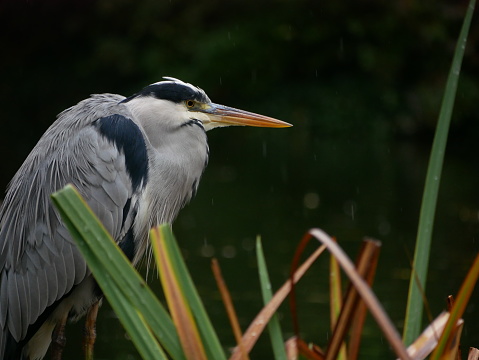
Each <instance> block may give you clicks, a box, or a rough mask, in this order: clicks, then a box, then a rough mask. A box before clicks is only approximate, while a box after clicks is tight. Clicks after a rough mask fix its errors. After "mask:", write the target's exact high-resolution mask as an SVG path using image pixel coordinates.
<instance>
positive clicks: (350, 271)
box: [309, 229, 410, 360]
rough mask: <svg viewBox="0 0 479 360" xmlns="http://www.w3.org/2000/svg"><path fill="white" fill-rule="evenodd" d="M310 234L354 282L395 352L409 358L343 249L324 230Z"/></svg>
mask: <svg viewBox="0 0 479 360" xmlns="http://www.w3.org/2000/svg"><path fill="white" fill-rule="evenodd" d="M309 234H310V235H311V236H314V237H315V238H316V239H317V240H319V241H320V242H321V243H323V244H324V245H326V246H327V248H328V250H329V251H330V252H331V253H332V254H333V255H334V256H335V257H336V259H337V260H338V262H339V264H340V265H341V267H342V268H343V270H344V272H345V273H346V275H347V276H348V277H349V279H350V280H351V283H352V284H354V286H355V287H356V290H357V291H358V293H359V294H360V295H361V297H362V300H363V301H364V302H365V304H366V305H367V306H368V308H369V311H370V312H371V314H372V315H373V317H374V318H375V320H376V322H377V323H378V325H379V327H380V328H381V330H382V331H383V333H384V335H385V336H386V339H387V340H388V341H389V344H390V345H391V347H392V348H393V350H394V351H395V352H396V354H397V355H398V356H399V357H400V358H401V359H403V360H405V359H407V360H409V359H410V358H409V355H408V353H407V352H406V349H405V348H404V346H403V344H402V342H401V339H400V337H399V334H398V333H397V331H396V329H395V327H394V326H393V324H392V322H391V320H390V319H389V317H388V316H387V314H386V312H385V311H384V309H383V307H382V306H381V304H380V303H379V301H378V299H377V298H376V295H375V294H374V293H373V292H372V291H371V289H370V287H369V286H368V284H367V283H366V281H364V280H363V279H362V278H361V276H359V274H358V273H357V271H356V268H355V266H354V265H353V263H352V261H351V260H350V259H349V257H348V256H347V255H346V254H345V253H344V251H343V250H342V249H341V248H340V247H339V246H338V244H336V242H334V241H333V240H332V239H331V238H330V237H329V236H328V235H327V234H326V233H325V232H323V231H322V230H319V229H312V230H310V231H309Z"/></svg>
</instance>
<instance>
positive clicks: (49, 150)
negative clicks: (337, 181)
mask: <svg viewBox="0 0 479 360" xmlns="http://www.w3.org/2000/svg"><path fill="white" fill-rule="evenodd" d="M219 107H221V106H219ZM218 109H219V110H217V105H216V104H213V103H211V101H210V100H209V98H208V97H207V96H206V94H205V93H204V92H203V91H202V90H201V89H199V88H196V87H194V86H192V85H190V84H187V83H184V82H182V81H180V80H176V79H172V78H166V81H161V82H158V83H155V84H152V85H149V86H147V87H146V88H144V89H143V90H142V91H140V92H139V93H137V94H135V95H133V96H131V97H129V98H125V97H123V96H120V95H113V94H101V95H92V96H91V97H90V98H88V99H86V100H83V101H81V102H80V103H78V104H77V105H75V106H73V107H71V108H69V109H67V110H65V111H63V112H62V113H61V114H59V116H58V118H57V120H56V121H55V122H54V123H53V124H52V125H51V126H50V128H49V129H48V130H47V131H46V132H45V134H44V135H43V136H42V138H41V139H40V140H39V142H38V143H37V145H36V146H35V147H34V149H33V150H32V152H31V153H30V155H29V156H28V157H27V159H26V160H25V162H24V163H23V165H22V166H21V167H20V169H19V170H18V172H17V173H16V175H15V176H14V177H13V179H12V181H11V183H10V185H9V188H8V191H7V193H6V196H5V199H4V202H3V204H2V207H1V209H0V355H2V356H1V358H2V359H41V358H43V356H44V354H45V352H46V351H47V349H48V346H49V344H50V341H51V334H52V330H53V328H54V326H55V324H56V323H57V322H58V321H59V319H60V318H62V317H64V316H65V314H67V313H68V314H69V315H68V316H69V317H70V318H78V317H80V316H82V315H83V314H84V313H85V312H86V310H87V309H88V308H89V307H90V306H91V305H92V304H93V303H94V302H96V301H97V300H98V299H100V298H101V292H100V291H99V289H98V287H97V286H96V283H95V281H94V280H93V278H92V276H91V273H90V271H89V269H88V268H87V266H86V263H85V261H84V259H83V258H82V256H81V254H80V253H79V251H78V249H77V248H76V246H75V244H74V243H73V241H72V239H71V237H70V235H69V233H68V231H67V230H66V228H65V226H64V225H63V224H62V222H61V220H60V217H59V215H58V213H57V211H56V210H55V209H54V208H53V206H52V203H51V201H50V194H52V193H53V192H55V191H57V190H59V189H61V188H62V187H63V186H65V185H66V184H67V183H72V184H73V185H74V186H75V187H76V188H77V189H78V190H79V192H80V194H81V195H82V196H83V197H84V198H85V200H86V202H87V203H88V205H89V206H90V207H91V208H92V210H93V211H94V212H95V214H96V215H97V216H98V217H99V219H100V220H101V221H102V222H103V224H104V225H105V227H106V229H107V230H108V231H109V232H110V233H111V234H112V236H113V238H114V239H115V241H116V242H117V243H118V244H119V246H120V247H121V248H122V250H123V251H124V252H125V254H126V255H127V256H128V257H129V258H130V260H131V261H132V262H133V263H134V264H136V263H137V262H138V261H139V260H140V259H141V258H142V256H143V254H144V252H145V250H146V248H147V238H148V231H149V229H150V228H151V227H152V226H155V225H158V224H161V223H172V221H173V220H174V218H175V217H176V215H177V214H178V212H179V210H180V209H181V208H182V207H183V206H184V205H185V204H186V203H187V202H188V201H189V200H190V199H191V198H192V197H193V196H194V194H195V193H196V190H197V187H198V184H199V180H200V177H201V174H202V172H203V170H204V168H205V166H206V164H207V162H208V155H209V150H208V145H207V137H206V132H205V130H209V129H211V128H213V127H215V126H224V125H230V124H231V120H228V123H226V124H223V123H220V122H215V121H216V120H217V118H218V116H220V115H214V116H216V117H214V116H213V115H212V114H213V113H214V114H216V113H215V112H216V111H225V110H224V109H225V107H221V108H218ZM228 109H229V110H236V109H230V108H228ZM238 111H239V110H238ZM243 113H244V114H246V115H244V114H243V115H241V116H243V117H245V118H247V117H248V116H249V117H250V118H251V117H252V115H255V114H252V115H251V113H246V112H243ZM248 114H249V115H248ZM258 116H259V115H258ZM227 117H228V119H231V115H228V114H227ZM212 118H213V120H214V121H213V120H212V121H210V120H211V119H212ZM265 119H266V118H265ZM272 120H274V119H271V121H272ZM248 121H249V120H248ZM276 121H278V120H276ZM279 123H280V122H278V123H277V124H276V125H264V126H280V125H279ZM282 124H283V126H287V125H284V124H285V123H282ZM257 126H261V125H257Z"/></svg>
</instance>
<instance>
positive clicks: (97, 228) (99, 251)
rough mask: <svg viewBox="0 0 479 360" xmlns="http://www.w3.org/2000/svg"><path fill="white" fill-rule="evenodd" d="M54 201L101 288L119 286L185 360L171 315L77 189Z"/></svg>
mask: <svg viewBox="0 0 479 360" xmlns="http://www.w3.org/2000/svg"><path fill="white" fill-rule="evenodd" d="M52 199H53V202H54V203H55V205H56V206H57V208H58V209H59V212H60V215H61V216H62V219H63V221H64V222H65V224H66V225H67V227H68V230H69V231H70V233H71V234H72V237H73V239H74V240H75V242H76V243H77V246H78V248H79V250H80V251H81V252H82V254H83V256H85V258H86V260H87V262H88V266H89V268H90V270H91V271H92V273H93V275H94V276H95V279H96V280H97V281H98V283H99V284H100V286H103V287H105V288H106V287H108V286H109V285H110V284H112V283H115V284H116V286H117V287H118V288H119V289H120V290H121V292H122V293H123V294H124V295H125V296H126V297H127V298H128V300H129V302H130V303H131V304H130V307H134V308H136V309H138V310H139V311H140V312H141V313H142V314H143V315H144V320H145V321H147V323H148V326H149V327H150V328H151V331H152V332H153V333H154V335H155V336H156V337H157V338H158V339H159V341H160V342H161V344H162V345H163V346H164V348H165V349H166V350H167V352H168V353H169V354H170V355H171V356H172V357H173V358H175V359H184V354H183V351H182V350H181V346H180V342H179V339H178V335H177V333H176V330H175V327H174V325H173V323H172V321H171V318H170V317H169V315H168V313H167V312H166V310H165V309H164V308H163V306H162V305H161V303H160V302H159V301H158V299H157V298H156V297H155V296H154V294H153V293H152V291H151V290H150V288H149V287H148V286H147V284H146V283H145V281H144V280H143V279H142V278H141V276H140V275H139V274H138V272H137V271H136V270H135V269H134V268H133V267H132V266H131V263H130V262H129V261H128V259H127V258H126V257H125V255H124V254H123V252H122V251H121V250H120V248H119V247H118V246H117V245H116V244H115V243H114V242H113V240H112V239H111V237H110V235H109V234H108V232H107V231H106V230H105V228H104V227H103V225H102V224H101V223H100V222H99V221H98V219H97V218H96V216H95V215H94V214H93V212H92V211H91V210H90V208H89V207H88V205H87V204H86V203H85V201H84V200H83V199H82V198H81V196H80V195H79V194H78V192H77V191H76V189H75V188H74V187H73V186H72V185H67V186H66V187H65V188H64V189H63V190H60V191H59V192H57V193H55V194H53V195H52ZM102 289H103V288H102ZM103 290H104V289H103ZM104 291H105V290H104ZM112 306H113V305H112ZM126 308H127V307H126V306H125V309H126ZM118 315H119V316H120V315H122V313H120V314H118Z"/></svg>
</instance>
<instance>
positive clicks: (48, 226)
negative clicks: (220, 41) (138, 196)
mask: <svg viewBox="0 0 479 360" xmlns="http://www.w3.org/2000/svg"><path fill="white" fill-rule="evenodd" d="M115 104H116V103H115ZM112 106H113V105H112ZM115 106H116V105H115ZM72 109H73V110H69V111H67V112H65V113H63V114H62V115H61V116H60V118H59V120H57V122H56V123H54V124H53V125H52V127H51V128H50V129H49V130H48V131H47V132H46V133H45V135H44V136H43V137H42V139H41V140H40V141H39V143H38V144H37V146H36V147H35V149H34V150H33V151H32V153H31V154H30V155H29V157H28V158H27V160H26V161H25V163H24V164H23V165H22V167H21V168H20V170H19V171H18V173H17V175H15V177H14V178H13V179H12V182H11V186H10V189H9V191H8V192H7V196H6V198H5V202H4V204H3V207H2V208H1V209H0V279H1V284H0V331H1V333H0V358H1V357H2V353H1V351H2V350H3V349H4V347H5V344H2V343H1V342H2V339H5V336H6V335H5V334H6V333H7V332H10V333H11V335H12V336H13V338H14V339H15V340H16V341H17V342H18V341H21V340H22V339H23V338H24V337H25V336H26V334H27V331H28V327H29V325H31V324H33V323H35V322H36V321H37V319H38V318H39V316H40V315H41V314H42V313H43V312H44V311H45V309H46V308H47V307H48V306H50V305H52V304H53V303H55V301H57V300H59V299H61V298H62V297H63V296H65V295H66V294H67V293H69V292H70V291H71V290H72V289H73V287H74V286H76V285H79V284H80V283H81V282H82V281H83V280H84V279H85V278H86V277H87V276H88V275H89V274H90V271H89V270H88V268H87V266H86V263H85V260H84V259H83V258H82V256H81V254H80V252H79V251H78V249H77V248H76V245H75V244H74V242H73V240H72V239H71V237H70V235H69V233H68V231H67V229H66V228H65V227H64V225H63V224H62V223H61V221H60V218H59V215H58V213H57V212H56V210H55V209H54V207H53V206H52V204H51V201H50V198H49V197H50V194H51V193H52V192H54V191H56V190H59V189H60V188H61V187H63V186H64V185H66V184H67V183H73V184H74V185H75V186H76V187H77V188H78V190H79V191H80V193H81V194H82V195H83V196H84V197H85V199H86V201H87V203H88V204H89V205H90V206H91V208H92V210H93V211H94V213H95V214H96V215H97V216H98V217H99V218H100V220H101V221H102V222H103V223H104V225H105V227H106V229H107V230H108V231H110V233H111V234H112V235H113V237H114V238H115V239H116V240H117V241H119V240H120V238H121V237H122V235H124V234H125V232H126V231H127V230H128V229H124V228H123V226H124V225H128V226H130V225H129V224H131V223H132V220H131V218H132V216H133V215H132V214H131V213H130V212H131V211H132V210H130V206H129V205H127V203H129V202H130V201H131V200H129V199H131V198H132V197H133V195H134V187H133V185H132V180H131V170H130V172H129V171H128V169H127V164H126V163H127V161H126V159H125V151H126V150H128V149H130V148H132V147H131V146H130V147H128V146H129V145H128V143H127V142H125V141H126V140H125V139H124V137H125V136H126V135H127V134H128V132H127V131H126V130H125V129H126V125H125V124H127V123H128V122H131V120H129V119H128V118H126V117H124V116H120V115H116V116H117V117H116V118H115V119H120V118H121V119H122V120H121V121H120V122H121V124H123V125H122V126H125V129H123V128H122V129H120V130H122V132H121V133H120V134H121V136H123V138H122V141H123V142H122V143H118V142H116V141H115V139H114V135H115V134H116V133H111V132H108V130H109V129H108V124H107V123H106V122H102V131H103V132H104V133H103V134H102V133H101V132H100V130H99V128H98V126H92V125H91V124H92V122H93V121H94V118H90V120H89V121H90V122H87V123H85V124H84V125H83V126H82V127H80V128H78V124H77V123H76V122H75V123H73V122H72V124H70V125H69V126H66V128H67V129H68V130H69V131H74V132H73V133H70V134H68V133H67V134H66V133H64V131H65V127H63V129H62V126H60V124H61V122H62V121H63V122H65V121H67V120H65V119H66V117H68V116H72V111H74V108H72ZM75 116H80V115H78V114H76V115H75ZM81 116H86V115H85V114H81ZM135 126H136V125H135ZM75 127H76V128H75ZM136 127H137V126H136ZM105 129H106V130H105ZM123 130H125V131H123ZM105 131H107V132H105ZM138 132H139V130H138V129H136V132H134V135H135V136H137V135H138ZM105 134H106V135H108V136H106V135H105ZM135 141H136V140H135ZM137 142H138V141H137ZM118 144H120V145H121V146H118ZM125 149H126V150H125ZM145 159H146V158H143V160H145ZM146 161H147V159H146ZM129 166H130V168H131V167H132V165H131V160H130V163H129ZM144 167H147V164H146V165H144ZM136 181H139V180H138V179H137V180H136ZM26 195H28V196H26ZM133 208H134V207H133V206H131V209H133ZM125 211H126V213H124V212H125ZM126 218H127V219H128V221H125V219H126ZM92 296H93V295H92ZM87 300H88V299H87Z"/></svg>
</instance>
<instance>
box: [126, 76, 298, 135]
mask: <svg viewBox="0 0 479 360" xmlns="http://www.w3.org/2000/svg"><path fill="white" fill-rule="evenodd" d="M164 79H165V80H164V81H160V82H157V83H154V84H151V85H149V86H147V87H145V88H144V89H143V90H141V91H140V92H139V93H137V94H135V95H133V96H131V97H129V98H126V99H125V100H123V101H122V102H123V103H131V106H132V107H133V108H134V109H136V110H137V111H143V115H144V116H146V117H147V116H154V115H156V116H159V115H160V113H161V117H162V118H164V121H166V122H167V123H168V124H169V125H171V126H172V127H178V126H184V125H190V124H196V125H199V126H200V127H202V128H203V129H204V130H205V131H208V130H211V129H214V128H216V127H223V126H234V125H236V126H258V127H276V128H280V127H289V126H292V125H291V124H288V123H287V122H284V121H281V120H277V119H274V118H271V117H268V116H263V115H259V114H255V113H251V112H248V111H244V110H239V109H235V108H232V107H228V106H224V105H219V104H215V103H213V102H211V100H210V99H209V97H208V95H206V93H205V92H204V91H203V90H202V89H200V88H198V87H195V86H193V85H191V84H188V83H185V82H183V81H181V80H178V79H175V78H171V77H164Z"/></svg>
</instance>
